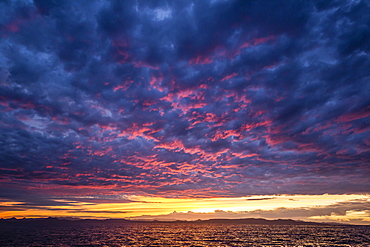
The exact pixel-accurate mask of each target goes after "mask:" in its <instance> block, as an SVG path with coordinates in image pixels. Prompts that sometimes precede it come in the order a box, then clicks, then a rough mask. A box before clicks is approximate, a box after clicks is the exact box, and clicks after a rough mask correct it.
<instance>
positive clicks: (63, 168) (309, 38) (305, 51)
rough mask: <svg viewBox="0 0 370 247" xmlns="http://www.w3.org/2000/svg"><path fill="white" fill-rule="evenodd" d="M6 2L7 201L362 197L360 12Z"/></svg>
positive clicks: (365, 73) (275, 6) (1, 101)
mask: <svg viewBox="0 0 370 247" xmlns="http://www.w3.org/2000/svg"><path fill="white" fill-rule="evenodd" d="M0 5H1V8H0V11H1V14H0V25H1V26H0V35H1V41H0V52H1V54H2V56H1V57H0V111H1V116H0V137H1V138H0V144H1V147H2V148H1V150H0V179H1V183H2V185H3V186H2V188H4V193H5V192H6V191H9V193H10V194H11V193H12V191H13V189H22V188H30V189H36V190H37V191H40V192H38V193H41V194H42V191H43V190H45V192H44V193H47V194H48V196H49V198H53V195H58V196H66V195H69V196H79V195H81V196H83V195H94V194H96V193H97V191H99V193H103V194H104V193H105V194H111V195H120V194H150V195H160V196H169V197H170V196H179V193H180V192H179V191H181V193H180V194H181V195H184V196H207V197H208V196H245V195H256V194H283V193H284V194H295V193H302V194H322V193H368V192H369V191H368V188H369V186H368V185H369V180H368V177H369V167H368V164H369V163H370V160H369V157H370V156H369V146H370V142H369V141H368V139H369V134H370V132H369V130H370V128H369V127H368V126H369V116H370V112H369V109H370V108H369V107H370V102H369V100H368V95H369V94H370V87H369V85H370V84H369V78H370V77H369V76H370V73H369V70H368V68H369V67H370V59H369V55H368V53H369V45H368V44H369V42H367V40H368V39H369V35H368V33H370V26H369V25H370V17H369V15H368V14H367V13H368V12H369V10H370V6H369V3H368V2H367V1H311V2H308V1H286V2H285V3H284V4H281V3H279V2H273V1H222V0H220V1H201V2H198V1H196V2H191V1H155V2H153V1H129V2H127V1H125V2H122V1H63V2H60V1H23V2H18V1H5V2H2V3H0ZM55 186H57V187H59V188H60V190H54V189H53V188H55ZM46 191H48V192H46ZM186 192H189V194H186ZM6 193H7V192H6ZM9 193H8V194H7V195H9ZM23 196H25V195H23V194H21V195H20V196H19V197H17V198H14V200H16V199H17V200H18V201H26V200H25V199H24V200H22V197H23ZM2 197H3V198H8V199H9V197H8V196H5V195H3V196H2ZM35 198H42V197H40V196H35ZM106 200H113V199H112V198H107V199H106ZM40 205H42V203H40Z"/></svg>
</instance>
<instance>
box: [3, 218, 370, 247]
mask: <svg viewBox="0 0 370 247" xmlns="http://www.w3.org/2000/svg"><path fill="white" fill-rule="evenodd" d="M0 246H370V226H309V225H307V226H305V225H298V226H294V225H293V226H288V225H287V226H284V225H272V226H271V225H245V224H214V223H212V224H207V223H115V222H88V221H87V222H82V221H79V222H64V223H58V224H37V223H32V224H29V223H24V224H23V223H17V224H14V223H6V222H2V223H1V224H0Z"/></svg>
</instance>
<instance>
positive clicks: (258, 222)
mask: <svg viewBox="0 0 370 247" xmlns="http://www.w3.org/2000/svg"><path fill="white" fill-rule="evenodd" d="M83 222H86V223H87V222H92V223H99V222H108V223H119V224H125V223H126V224H132V223H153V222H155V223H174V224H176V223H182V224H187V223H192V224H194V223H198V224H204V223H207V224H212V223H215V224H249V225H346V224H339V223H318V222H308V221H297V220H292V219H278V220H267V219H262V218H246V219H210V220H196V221H184V220H173V221H162V220H161V221H159V220H127V219H104V220H99V219H79V218H53V217H49V218H32V219H26V218H23V219H16V218H11V219H0V224H1V223H10V224H11V223H15V224H22V223H25V224H40V225H48V224H50V225H55V224H65V223H83Z"/></svg>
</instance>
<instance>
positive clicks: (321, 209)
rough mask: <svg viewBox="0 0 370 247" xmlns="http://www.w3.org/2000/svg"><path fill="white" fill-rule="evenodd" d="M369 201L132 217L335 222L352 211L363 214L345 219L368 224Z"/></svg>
mask: <svg viewBox="0 0 370 247" xmlns="http://www.w3.org/2000/svg"><path fill="white" fill-rule="evenodd" d="M368 208H369V201H368V200H366V199H365V200H353V201H347V202H339V203H335V204H332V205H328V206H316V207H300V208H284V207H281V208H277V209H274V210H253V211H240V212H233V211H224V210H215V211H214V212H210V213H200V212H191V211H188V212H176V211H174V212H173V213H170V214H162V215H156V216H153V215H142V216H138V217H131V218H130V219H133V220H198V219H201V220H208V219H242V218H265V219H299V220H304V221H320V220H318V218H315V217H322V219H321V221H324V222H325V221H326V222H335V221H337V219H336V218H335V217H338V216H349V215H350V213H351V212H362V213H364V214H362V215H361V216H359V215H357V216H352V217H348V218H345V217H343V219H342V220H343V221H345V222H346V223H352V224H366V223H367V222H366V221H367V218H368V217H369V214H370V212H369V210H368Z"/></svg>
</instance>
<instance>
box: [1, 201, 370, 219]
mask: <svg viewBox="0 0 370 247" xmlns="http://www.w3.org/2000/svg"><path fill="white" fill-rule="evenodd" d="M126 198H127V197H126ZM128 199H130V200H132V202H129V203H87V202H85V203H84V202H78V201H73V199H71V200H69V201H67V200H65V199H64V200H59V201H60V202H67V203H69V204H68V206H43V207H27V206H24V205H22V203H21V202H10V201H5V202H4V201H3V202H0V206H1V207H2V208H3V209H2V212H0V217H1V218H11V217H16V218H23V217H26V218H38V217H49V216H52V217H79V218H97V219H104V218H131V219H149V220H150V219H157V218H158V219H159V220H161V219H164V220H166V219H169V220H177V219H181V220H196V219H198V218H199V219H209V218H217V217H223V218H247V217H248V216H255V215H256V212H258V213H259V214H260V215H261V216H262V218H293V219H298V220H309V221H337V222H351V221H355V222H356V224H359V223H360V224H370V210H356V209H355V210H350V209H346V205H349V204H351V205H352V204H353V205H354V204H356V203H361V204H364V203H370V195H367V194H364V195H359V194H352V195H329V194H323V195H266V196H263V195H260V196H251V197H239V198H204V199H202V198H188V199H178V198H163V197H143V196H130V197H128ZM56 201H57V200H56ZM6 208H9V210H6ZM332 208H334V209H332ZM318 209H320V210H325V211H324V212H325V213H326V215H325V214H323V213H316V214H318V215H315V213H314V212H313V213H311V214H313V215H309V216H307V215H301V216H299V215H298V216H297V215H296V214H297V213H294V212H297V210H303V212H308V211H310V210H318ZM282 210H284V211H283V212H284V215H281V211H282ZM289 210H290V211H289ZM330 210H333V212H330ZM336 210H337V211H338V210H342V211H343V210H344V212H345V213H344V214H341V215H340V214H338V213H336ZM174 211H175V212H176V213H173V212H174ZM189 211H190V212H191V213H188V212H189ZM220 212H222V215H220V214H219V213H220ZM320 212H321V211H320ZM328 212H329V213H328ZM266 213H268V214H267V215H265V217H263V216H264V214H266ZM320 214H321V215H320ZM281 216H284V217H281ZM156 217H157V218H156Z"/></svg>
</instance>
